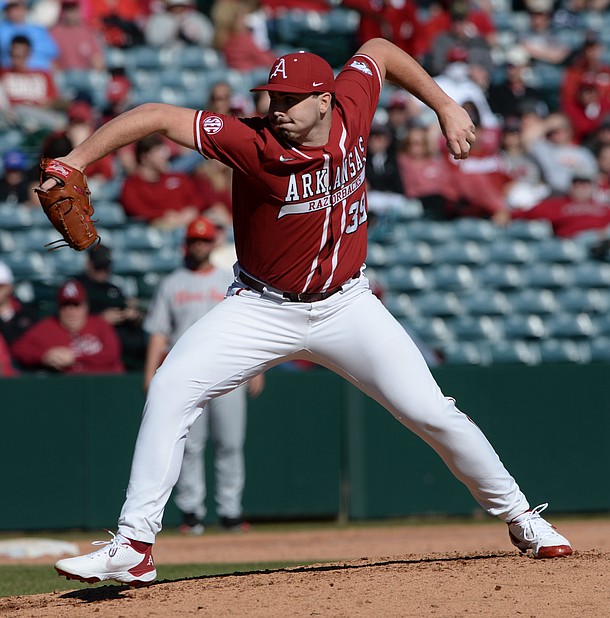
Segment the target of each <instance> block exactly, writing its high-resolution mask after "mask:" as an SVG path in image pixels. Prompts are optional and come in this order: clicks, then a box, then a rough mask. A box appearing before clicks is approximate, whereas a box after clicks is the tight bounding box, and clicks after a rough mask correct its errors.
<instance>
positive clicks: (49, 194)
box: [35, 158, 100, 251]
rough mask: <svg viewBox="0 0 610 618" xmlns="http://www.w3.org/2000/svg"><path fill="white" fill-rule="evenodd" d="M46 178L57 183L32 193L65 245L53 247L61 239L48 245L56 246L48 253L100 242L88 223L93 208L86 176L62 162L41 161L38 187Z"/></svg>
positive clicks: (91, 222)
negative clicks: (35, 194) (61, 248)
mask: <svg viewBox="0 0 610 618" xmlns="http://www.w3.org/2000/svg"><path fill="white" fill-rule="evenodd" d="M49 178H53V179H54V180H55V181H56V182H57V184H55V185H54V186H53V187H51V188H49V189H47V190H46V191H43V190H42V189H41V188H37V189H35V191H36V193H37V194H38V199H39V200H40V204H41V206H42V209H43V210H44V213H45V215H47V217H48V218H49V221H50V222H51V223H52V224H53V227H54V228H55V229H56V230H57V231H58V232H59V233H60V234H61V235H62V238H63V240H64V242H65V244H61V245H56V243H58V242H61V240H56V241H55V242H52V243H49V245H55V246H53V247H51V249H50V250H52V249H58V248H59V247H66V246H68V247H71V248H72V249H75V250H76V251H83V250H84V249H88V248H89V247H91V246H92V245H93V244H94V243H99V242H100V237H99V235H98V233H97V230H96V229H95V224H94V223H93V221H92V220H91V216H92V215H93V205H92V204H91V191H89V187H88V186H87V178H86V177H85V175H84V174H83V173H82V172H81V171H80V170H77V169H76V168H75V167H72V166H71V165H68V164H67V163H64V162H63V161H58V160H57V159H47V158H43V159H41V161H40V184H41V186H42V185H43V183H44V182H45V181H46V180H49ZM49 245H45V246H49Z"/></svg>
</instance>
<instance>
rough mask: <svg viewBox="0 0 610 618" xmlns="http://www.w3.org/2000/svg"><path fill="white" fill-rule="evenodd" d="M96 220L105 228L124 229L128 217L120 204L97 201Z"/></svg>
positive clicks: (95, 205)
mask: <svg viewBox="0 0 610 618" xmlns="http://www.w3.org/2000/svg"><path fill="white" fill-rule="evenodd" d="M94 209H95V212H94V218H95V219H97V220H98V221H99V223H100V224H101V225H103V226H105V227H110V228H114V227H124V226H125V225H127V215H126V214H125V210H123V207H122V206H121V204H119V202H107V201H96V202H95V204H94Z"/></svg>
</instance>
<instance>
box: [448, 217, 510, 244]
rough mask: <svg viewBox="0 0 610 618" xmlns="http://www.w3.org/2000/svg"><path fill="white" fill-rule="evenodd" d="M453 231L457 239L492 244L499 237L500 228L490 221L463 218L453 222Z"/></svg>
mask: <svg viewBox="0 0 610 618" xmlns="http://www.w3.org/2000/svg"><path fill="white" fill-rule="evenodd" d="M453 231H454V233H455V237H456V238H462V239H464V240H475V241H477V242H482V243H487V242H492V241H493V240H495V239H496V238H497V237H498V234H499V232H498V227H497V226H496V225H494V224H493V223H492V222H491V221H489V220H488V219H477V218H474V217H462V218H460V219H456V220H455V221H453Z"/></svg>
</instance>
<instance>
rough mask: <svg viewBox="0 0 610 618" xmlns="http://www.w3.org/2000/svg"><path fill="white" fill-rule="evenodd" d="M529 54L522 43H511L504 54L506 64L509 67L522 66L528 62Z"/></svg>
mask: <svg viewBox="0 0 610 618" xmlns="http://www.w3.org/2000/svg"><path fill="white" fill-rule="evenodd" d="M530 59H531V58H530V54H529V52H528V51H527V49H525V47H523V45H513V46H512V47H511V48H510V49H509V50H508V51H507V52H506V56H505V60H506V64H508V65H510V66H511V67H524V66H527V65H528V64H529V62H530Z"/></svg>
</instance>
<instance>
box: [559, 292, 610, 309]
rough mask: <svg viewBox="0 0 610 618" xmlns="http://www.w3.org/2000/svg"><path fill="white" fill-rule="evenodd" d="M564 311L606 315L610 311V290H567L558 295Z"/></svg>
mask: <svg viewBox="0 0 610 618" xmlns="http://www.w3.org/2000/svg"><path fill="white" fill-rule="evenodd" d="M556 298H557V302H558V304H559V306H560V307H561V309H562V311H566V312H571V313H593V314H595V313H606V312H608V311H610V290H605V289H598V288H581V287H576V288H572V287H570V288H567V289H565V290H560V291H558V292H557V294H556Z"/></svg>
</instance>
